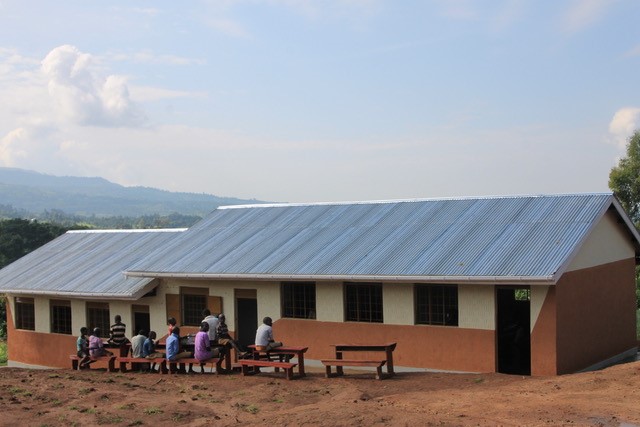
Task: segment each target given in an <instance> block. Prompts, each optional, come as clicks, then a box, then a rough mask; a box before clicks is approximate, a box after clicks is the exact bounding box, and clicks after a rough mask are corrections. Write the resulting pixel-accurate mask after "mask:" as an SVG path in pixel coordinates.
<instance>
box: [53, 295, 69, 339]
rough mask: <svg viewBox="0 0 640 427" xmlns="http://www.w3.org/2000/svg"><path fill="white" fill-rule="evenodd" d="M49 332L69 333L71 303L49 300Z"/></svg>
mask: <svg viewBox="0 0 640 427" xmlns="http://www.w3.org/2000/svg"><path fill="white" fill-rule="evenodd" d="M51 332H52V333H54V334H67V335H71V303H70V302H69V301H56V300H52V301H51Z"/></svg>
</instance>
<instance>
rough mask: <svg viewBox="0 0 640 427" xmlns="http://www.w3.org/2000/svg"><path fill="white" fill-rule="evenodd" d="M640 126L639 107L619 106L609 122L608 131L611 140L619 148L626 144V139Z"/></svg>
mask: <svg viewBox="0 0 640 427" xmlns="http://www.w3.org/2000/svg"><path fill="white" fill-rule="evenodd" d="M638 128H640V108H638V107H625V108H621V109H619V110H618V111H616V113H615V114H614V115H613V119H611V122H610V123H609V132H610V133H611V136H612V137H613V142H614V143H615V144H616V145H617V146H618V147H620V148H624V147H625V146H626V145H627V139H628V138H629V137H630V136H631V135H632V134H633V132H634V131H635V130H637V129H638Z"/></svg>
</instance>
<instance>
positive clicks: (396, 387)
mask: <svg viewBox="0 0 640 427" xmlns="http://www.w3.org/2000/svg"><path fill="white" fill-rule="evenodd" d="M0 385H1V387H0V425H32V426H61V425H65V426H73V425H78V426H80V425H82V426H90V425H98V424H104V425H117V426H135V425H152V426H165V425H191V426H204V425H216V426H235V425H264V424H265V423H266V424H267V425H273V426H281V425H282V426H299V425H314V426H316V425H317V426H347V425H348V426H352V425H362V426H373V425H386V426H389V425H392V426H396V425H401V426H403V425H407V426H417V425H446V426H449V425H452V426H458V425H459V426H477V425H481V426H484V425H504V426H516V425H517V426H522V425H527V426H539V425H553V426H556V425H577V426H633V425H638V426H640V362H633V363H627V364H623V365H617V366H613V367H611V368H608V369H605V370H602V371H596V372H589V373H581V374H574V375H564V376H560V377H521V376H510V375H502V374H443V373H399V374H397V375H396V376H395V377H393V378H389V379H385V380H383V381H378V380H375V379H373V374H372V373H369V372H361V371H359V372H353V371H351V372H348V373H347V375H346V376H344V377H341V378H329V379H326V378H324V375H323V373H322V372H320V371H319V370H317V369H316V370H315V372H311V373H308V375H307V377H306V378H303V379H295V380H292V381H287V380H286V379H284V378H283V376H282V373H280V374H275V373H273V372H264V373H261V374H259V375H256V376H249V377H243V376H242V375H241V374H239V373H234V374H230V375H215V374H208V373H207V374H190V375H171V376H170V375H160V374H145V373H126V374H122V373H108V372H105V371H101V370H92V371H72V370H70V369H69V370H25V369H15V368H4V369H0Z"/></svg>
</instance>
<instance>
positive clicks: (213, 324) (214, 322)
mask: <svg viewBox="0 0 640 427" xmlns="http://www.w3.org/2000/svg"><path fill="white" fill-rule="evenodd" d="M202 315H203V316H204V319H203V320H202V321H203V322H207V323H208V324H209V331H208V332H207V334H209V341H211V342H216V340H217V339H218V324H219V323H220V321H219V320H218V317H217V316H215V315H214V314H211V311H209V309H208V308H205V309H204V310H202Z"/></svg>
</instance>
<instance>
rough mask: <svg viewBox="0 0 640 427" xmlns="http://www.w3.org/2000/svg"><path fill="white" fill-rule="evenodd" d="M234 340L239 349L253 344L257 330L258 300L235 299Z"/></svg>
mask: <svg viewBox="0 0 640 427" xmlns="http://www.w3.org/2000/svg"><path fill="white" fill-rule="evenodd" d="M236 325H237V330H236V339H237V340H238V344H239V345H240V348H242V349H244V348H246V347H247V346H248V345H249V344H254V341H255V339H256V329H257V328H258V300H257V299H255V298H240V297H237V298H236Z"/></svg>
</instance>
